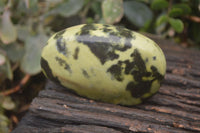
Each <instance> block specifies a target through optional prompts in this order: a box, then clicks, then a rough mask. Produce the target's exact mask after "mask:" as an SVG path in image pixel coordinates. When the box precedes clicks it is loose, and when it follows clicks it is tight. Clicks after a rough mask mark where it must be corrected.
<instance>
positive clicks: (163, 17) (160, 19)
mask: <svg viewBox="0 0 200 133" xmlns="http://www.w3.org/2000/svg"><path fill="white" fill-rule="evenodd" d="M167 20H168V17H167V15H161V16H160V17H159V18H158V19H157V20H156V26H160V25H161V24H162V23H164V22H167Z"/></svg>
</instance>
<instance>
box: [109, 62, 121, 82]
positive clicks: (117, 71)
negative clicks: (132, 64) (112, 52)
mask: <svg viewBox="0 0 200 133" xmlns="http://www.w3.org/2000/svg"><path fill="white" fill-rule="evenodd" d="M107 72H110V73H111V74H112V75H113V76H114V77H115V79H117V80H118V81H122V80H123V77H122V66H121V63H120V62H119V63H118V64H115V65H112V66H111V67H110V68H109V69H108V70H107Z"/></svg>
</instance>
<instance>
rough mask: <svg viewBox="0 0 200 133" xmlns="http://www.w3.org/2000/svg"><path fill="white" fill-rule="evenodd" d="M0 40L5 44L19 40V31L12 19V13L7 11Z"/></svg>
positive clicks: (2, 22) (0, 28)
mask: <svg viewBox="0 0 200 133" xmlns="http://www.w3.org/2000/svg"><path fill="white" fill-rule="evenodd" d="M0 38H1V40H2V42H3V43H5V44H9V43H11V42H14V41H15V40H16V39H17V31H16V28H15V26H14V25H13V23H12V21H11V19H10V11H8V10H5V11H4V13H3V16H2V19H1V23H0Z"/></svg>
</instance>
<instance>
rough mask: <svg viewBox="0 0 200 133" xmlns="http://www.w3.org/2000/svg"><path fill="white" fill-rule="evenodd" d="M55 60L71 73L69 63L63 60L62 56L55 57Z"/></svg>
mask: <svg viewBox="0 0 200 133" xmlns="http://www.w3.org/2000/svg"><path fill="white" fill-rule="evenodd" d="M55 60H56V61H57V62H58V63H59V65H60V66H62V67H63V68H64V69H65V70H67V71H68V72H70V73H72V70H71V68H70V65H69V64H68V63H67V62H66V61H65V60H63V59H62V58H60V57H57V56H56V57H55Z"/></svg>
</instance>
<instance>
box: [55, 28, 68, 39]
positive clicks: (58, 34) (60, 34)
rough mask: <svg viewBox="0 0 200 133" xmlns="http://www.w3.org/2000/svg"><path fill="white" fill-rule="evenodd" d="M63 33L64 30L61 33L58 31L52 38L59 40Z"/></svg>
mask: <svg viewBox="0 0 200 133" xmlns="http://www.w3.org/2000/svg"><path fill="white" fill-rule="evenodd" d="M65 31H66V29H65V30H62V31H59V32H58V33H56V35H55V36H54V39H58V38H60V37H61V36H62V35H63V33H65Z"/></svg>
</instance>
